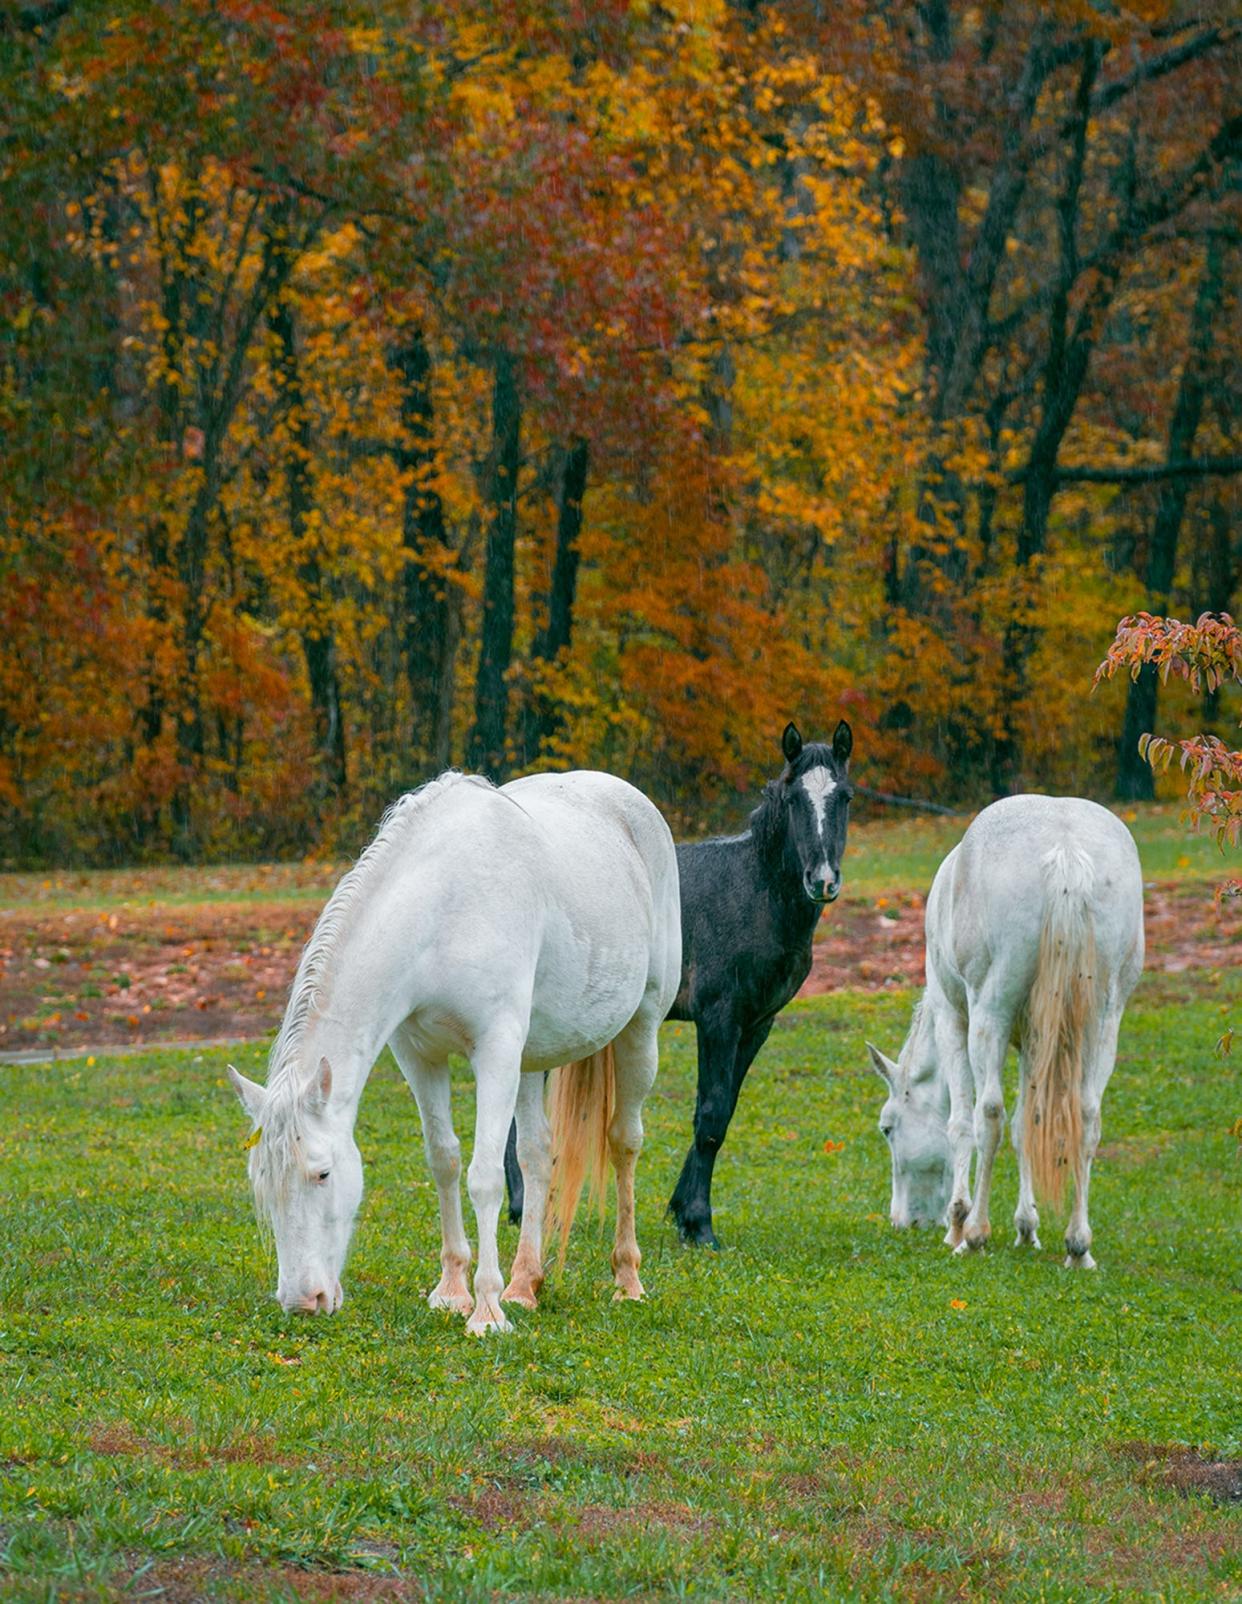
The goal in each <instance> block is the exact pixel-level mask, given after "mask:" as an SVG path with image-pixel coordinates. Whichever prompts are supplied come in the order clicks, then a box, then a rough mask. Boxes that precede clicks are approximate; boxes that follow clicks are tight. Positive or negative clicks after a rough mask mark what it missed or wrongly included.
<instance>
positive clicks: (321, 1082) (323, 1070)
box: [303, 1058, 332, 1111]
mask: <svg viewBox="0 0 1242 1604" xmlns="http://www.w3.org/2000/svg"><path fill="white" fill-rule="evenodd" d="M303 1096H304V1098H305V1100H306V1102H307V1103H308V1104H309V1106H310V1107H311V1108H313V1109H315V1110H316V1111H318V1110H320V1109H323V1108H326V1107H327V1103H328V1099H329V1097H331V1096H332V1065H331V1064H330V1063H329V1062H328V1060H327V1059H326V1058H321V1059H320V1060H319V1068H318V1069H317V1070H316V1071H315V1073H314V1074H313V1075H312V1076H311V1078H310V1082H309V1084H308V1085H307V1087H306V1091H305V1092H304V1093H303Z"/></svg>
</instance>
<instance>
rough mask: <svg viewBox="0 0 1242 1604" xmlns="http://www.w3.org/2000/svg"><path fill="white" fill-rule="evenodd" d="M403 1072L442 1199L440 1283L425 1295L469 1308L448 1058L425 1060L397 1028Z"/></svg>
mask: <svg viewBox="0 0 1242 1604" xmlns="http://www.w3.org/2000/svg"><path fill="white" fill-rule="evenodd" d="M389 1046H390V1047H391V1048H392V1050H393V1055H394V1057H395V1058H396V1060H397V1063H398V1064H399V1065H400V1066H401V1073H402V1074H403V1075H404V1076H405V1079H406V1082H407V1084H408V1085H409V1088H410V1090H411V1091H412V1092H413V1093H414V1100H415V1102H416V1103H417V1104H418V1116H419V1118H420V1119H421V1120H422V1123H423V1145H424V1147H425V1148H426V1151H427V1167H428V1168H429V1169H430V1171H431V1177H432V1180H434V1182H435V1183H436V1195H437V1197H438V1198H439V1200H440V1284H439V1285H438V1286H437V1287H436V1288H435V1290H434V1291H433V1292H432V1293H430V1294H429V1296H428V1298H427V1301H428V1303H429V1304H430V1305H431V1307H432V1308H433V1309H452V1310H454V1311H455V1312H456V1313H457V1314H469V1313H470V1311H471V1310H472V1309H473V1308H474V1299H473V1298H472V1297H471V1296H470V1281H469V1275H470V1243H469V1241H468V1240H467V1237H466V1225H465V1221H464V1220H463V1219H462V1215H461V1189H460V1187H459V1185H458V1178H459V1176H460V1175H461V1143H460V1142H459V1141H458V1140H457V1133H456V1131H455V1130H454V1129H453V1109H452V1088H451V1085H450V1082H449V1071H448V1065H447V1064H428V1063H425V1062H424V1061H423V1060H422V1059H421V1058H419V1057H418V1055H417V1054H416V1053H414V1052H413V1051H412V1049H411V1048H410V1047H409V1046H408V1044H407V1043H406V1041H405V1039H404V1037H403V1036H402V1035H401V1033H400V1032H398V1033H397V1034H396V1035H395V1036H394V1037H393V1038H392V1041H391V1042H390V1043H389Z"/></svg>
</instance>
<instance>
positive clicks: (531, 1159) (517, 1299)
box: [500, 1074, 552, 1309]
mask: <svg viewBox="0 0 1242 1604" xmlns="http://www.w3.org/2000/svg"><path fill="white" fill-rule="evenodd" d="M517 1156H518V1163H519V1164H520V1165H521V1167H522V1182H523V1186H524V1188H525V1203H524V1205H523V1208H522V1234H521V1236H520V1237H519V1238H518V1250H517V1257H516V1258H515V1259H514V1261H513V1270H512V1272H511V1273H510V1276H509V1285H508V1286H507V1287H506V1288H505V1290H504V1291H503V1292H502V1293H501V1294H500V1296H501V1301H502V1302H505V1303H520V1304H521V1305H522V1306H523V1308H526V1309H533V1308H534V1307H535V1306H536V1301H537V1299H538V1296H539V1289H540V1287H541V1286H542V1285H543V1216H544V1212H545V1210H546V1209H547V1204H548V1186H549V1184H550V1182H551V1180H552V1127H551V1126H550V1125H549V1123H548V1115H547V1110H546V1109H545V1108H544V1099H543V1076H542V1075H535V1074H524V1075H523V1076H522V1079H521V1082H520V1084H519V1086H518V1095H517Z"/></svg>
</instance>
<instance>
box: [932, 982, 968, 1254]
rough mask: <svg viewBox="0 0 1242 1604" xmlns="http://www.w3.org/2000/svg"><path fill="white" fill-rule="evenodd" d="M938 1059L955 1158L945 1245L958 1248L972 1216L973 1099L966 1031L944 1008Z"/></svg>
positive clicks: (938, 1032) (956, 1016) (955, 1015)
mask: <svg viewBox="0 0 1242 1604" xmlns="http://www.w3.org/2000/svg"><path fill="white" fill-rule="evenodd" d="M936 1056H937V1058H938V1059H939V1061H940V1064H941V1067H942V1069H943V1072H944V1076H945V1080H946V1081H947V1083H948V1087H949V1131H948V1135H949V1149H950V1152H951V1153H952V1156H953V1185H952V1189H951V1191H950V1193H949V1207H948V1227H949V1229H948V1231H947V1232H946V1233H945V1239H944V1240H945V1245H946V1246H947V1247H951V1248H955V1247H957V1246H958V1244H959V1243H960V1242H961V1240H962V1227H963V1226H964V1225H965V1223H966V1216H967V1215H968V1214H969V1213H970V1161H971V1159H972V1158H973V1156H974V1151H975V1124H974V1114H975V1108H974V1096H973V1082H972V1080H971V1074H970V1060H969V1058H968V1057H967V1055H966V1028H965V1025H964V1023H963V1021H962V1019H961V1016H960V1015H959V1014H958V1013H957V1011H956V1009H951V1008H950V1007H949V1006H948V1005H947V1004H942V1005H941V1006H940V1007H939V1008H938V1009H937V1013H936Z"/></svg>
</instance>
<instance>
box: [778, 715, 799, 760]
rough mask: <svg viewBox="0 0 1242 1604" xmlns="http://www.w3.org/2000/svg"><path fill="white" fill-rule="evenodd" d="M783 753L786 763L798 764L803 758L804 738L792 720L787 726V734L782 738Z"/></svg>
mask: <svg viewBox="0 0 1242 1604" xmlns="http://www.w3.org/2000/svg"><path fill="white" fill-rule="evenodd" d="M781 751H782V752H784V754H785V761H786V763H796V762H797V761H798V759H799V758H800V757H801V756H802V736H801V735H800V734H799V733H798V726H797V725H796V724H795V723H794V722H793V721H792V719H791V720H790V722H789V723H788V724H786V726H785V732H784V734H783V735H782V736H781Z"/></svg>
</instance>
